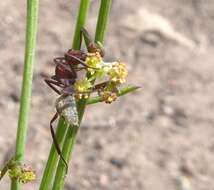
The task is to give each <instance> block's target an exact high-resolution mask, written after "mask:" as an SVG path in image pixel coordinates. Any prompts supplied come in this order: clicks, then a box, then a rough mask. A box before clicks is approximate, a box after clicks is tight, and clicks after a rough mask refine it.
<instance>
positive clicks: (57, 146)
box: [50, 113, 68, 173]
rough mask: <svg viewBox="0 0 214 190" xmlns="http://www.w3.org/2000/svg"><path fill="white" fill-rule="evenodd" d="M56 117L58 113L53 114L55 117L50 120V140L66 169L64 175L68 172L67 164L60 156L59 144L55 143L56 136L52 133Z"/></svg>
mask: <svg viewBox="0 0 214 190" xmlns="http://www.w3.org/2000/svg"><path fill="white" fill-rule="evenodd" d="M57 117H58V113H55V115H54V116H53V118H52V119H51V121H50V130H51V136H52V139H53V143H54V146H55V148H56V151H57V153H58V155H59V156H60V158H61V159H62V161H63V162H64V164H65V167H66V173H67V171H68V164H67V162H66V161H65V159H64V157H63V156H62V151H61V149H60V147H59V144H58V142H57V139H56V135H55V132H54V128H53V122H54V121H55V120H56V119H57Z"/></svg>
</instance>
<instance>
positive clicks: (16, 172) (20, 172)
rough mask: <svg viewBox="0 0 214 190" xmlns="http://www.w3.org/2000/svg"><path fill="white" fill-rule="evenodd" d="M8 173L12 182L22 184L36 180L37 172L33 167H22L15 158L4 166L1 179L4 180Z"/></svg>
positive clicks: (0, 173) (0, 175) (0, 174)
mask: <svg viewBox="0 0 214 190" xmlns="http://www.w3.org/2000/svg"><path fill="white" fill-rule="evenodd" d="M7 171H8V175H9V177H10V178H11V179H12V180H17V181H18V182H20V183H28V182H31V181H34V180H35V179H36V174H35V171H34V170H33V169H32V168H31V167H28V166H25V165H22V164H20V163H19V162H17V161H15V160H14V159H13V158H12V159H11V160H10V161H9V162H8V163H7V164H6V165H5V166H4V168H3V170H2V171H1V172H0V177H1V178H2V177H3V176H4V175H5V173H6V172H7Z"/></svg>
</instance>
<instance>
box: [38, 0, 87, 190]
mask: <svg viewBox="0 0 214 190" xmlns="http://www.w3.org/2000/svg"><path fill="white" fill-rule="evenodd" d="M89 5H90V0H81V2H80V6H79V15H78V18H77V23H76V29H75V35H74V39H73V44H72V47H73V48H74V49H80V30H81V28H82V27H83V26H84V24H85V20H86V18H87V13H88V9H89ZM69 128H70V127H69ZM67 129H68V126H67V124H65V123H64V122H59V123H58V126H57V131H56V137H57V141H58V143H59V144H60V145H61V144H62V143H64V144H66V143H68V142H67V141H68V139H70V138H71V137H70V136H71V135H73V136H74V137H75V136H76V133H77V130H75V131H70V130H69V131H68V132H67V133H66V131H67ZM66 134H68V136H69V138H67V137H66ZM65 137H66V140H67V141H65V142H64V140H65ZM69 142H70V143H72V141H69ZM64 156H65V155H64ZM64 158H66V157H64ZM58 160H59V157H58V154H57V152H56V149H55V146H54V144H52V147H51V150H50V153H49V157H48V161H47V164H46V168H45V170H44V173H43V177H42V181H41V184H40V188H39V190H49V189H50V187H51V185H52V182H53V179H54V176H55V174H56V167H57V163H58ZM60 165H64V163H60V164H59V167H60Z"/></svg>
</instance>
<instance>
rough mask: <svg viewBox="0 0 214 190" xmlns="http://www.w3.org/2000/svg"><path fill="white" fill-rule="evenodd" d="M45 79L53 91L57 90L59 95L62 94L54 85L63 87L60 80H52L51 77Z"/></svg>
mask: <svg viewBox="0 0 214 190" xmlns="http://www.w3.org/2000/svg"><path fill="white" fill-rule="evenodd" d="M44 81H45V82H46V84H47V85H48V86H49V87H50V88H51V89H52V90H53V91H55V92H56V93H57V94H59V95H60V94H61V92H60V91H59V90H58V89H57V88H56V87H55V86H54V85H56V86H58V87H61V86H60V83H59V82H57V81H54V80H51V79H45V80H44Z"/></svg>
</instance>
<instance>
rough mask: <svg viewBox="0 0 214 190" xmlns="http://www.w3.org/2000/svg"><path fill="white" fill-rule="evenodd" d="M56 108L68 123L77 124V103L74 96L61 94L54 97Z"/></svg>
mask: <svg viewBox="0 0 214 190" xmlns="http://www.w3.org/2000/svg"><path fill="white" fill-rule="evenodd" d="M55 105H56V110H57V113H58V114H59V115H61V116H62V117H63V118H64V119H65V121H66V122H67V123H69V124H70V125H75V126H78V125H79V119H78V112H77V105H76V100H75V97H74V96H72V95H67V94H62V95H61V96H60V97H59V98H57V99H56V104H55Z"/></svg>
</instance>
